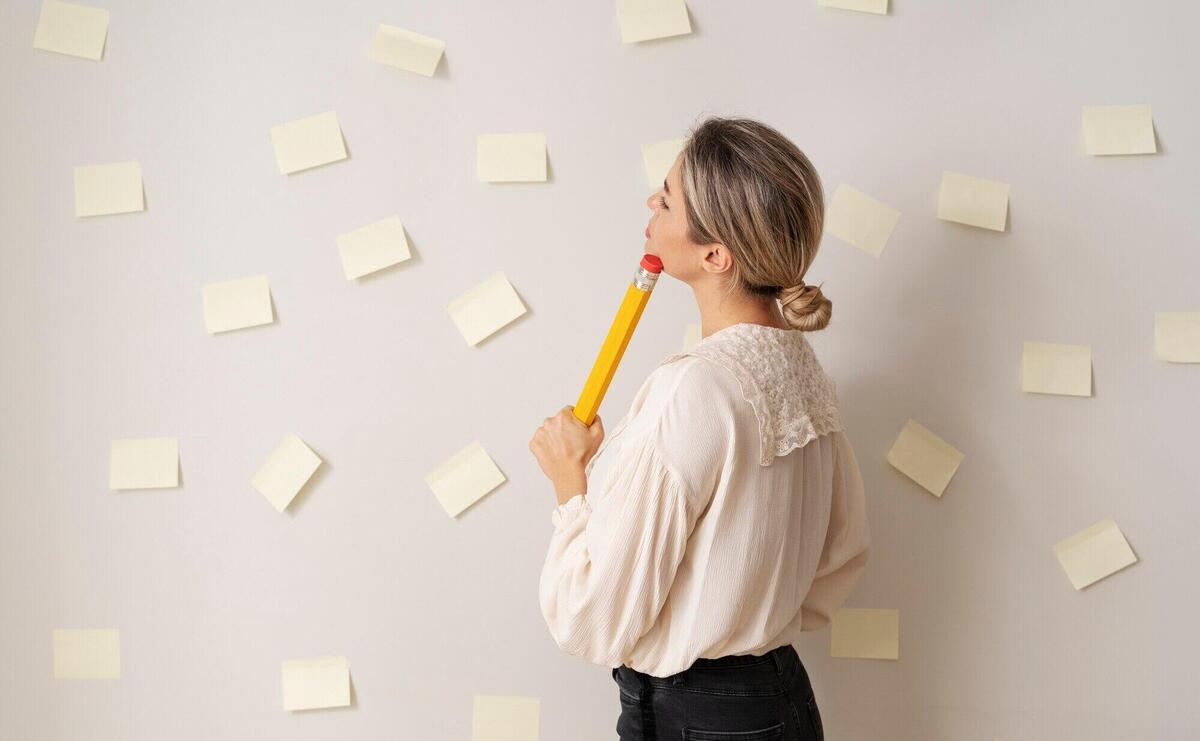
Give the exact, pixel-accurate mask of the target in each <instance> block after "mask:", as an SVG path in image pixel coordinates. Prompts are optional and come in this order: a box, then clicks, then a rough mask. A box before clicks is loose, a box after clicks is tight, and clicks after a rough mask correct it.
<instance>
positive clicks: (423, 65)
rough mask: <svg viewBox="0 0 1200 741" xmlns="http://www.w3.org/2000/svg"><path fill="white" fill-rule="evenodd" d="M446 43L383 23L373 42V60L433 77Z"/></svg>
mask: <svg viewBox="0 0 1200 741" xmlns="http://www.w3.org/2000/svg"><path fill="white" fill-rule="evenodd" d="M444 51H446V42H445V41H442V40H441V39H435V38H433V37H431V36H424V35H422V34H419V33H415V32H413V31H406V30H404V29H403V28H397V27H396V26H389V25H387V24H386V23H380V24H379V28H378V29H377V30H376V31H375V39H374V41H372V43H371V59H374V60H375V61H376V62H379V63H380V64H386V65H388V66H390V67H396V68H397V69H403V70H408V71H409V72H416V73H417V74H419V75H425V76H426V77H432V76H433V73H434V71H436V70H437V66H438V62H440V61H441V59H442V52H444Z"/></svg>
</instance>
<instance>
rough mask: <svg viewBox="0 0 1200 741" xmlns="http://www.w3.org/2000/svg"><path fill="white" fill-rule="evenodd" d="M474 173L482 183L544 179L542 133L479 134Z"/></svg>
mask: <svg viewBox="0 0 1200 741" xmlns="http://www.w3.org/2000/svg"><path fill="white" fill-rule="evenodd" d="M475 172H476V175H477V177H478V178H479V180H480V181H481V182H485V183H535V182H545V180H546V135H545V134H480V135H479V137H478V138H477V139H476V140H475Z"/></svg>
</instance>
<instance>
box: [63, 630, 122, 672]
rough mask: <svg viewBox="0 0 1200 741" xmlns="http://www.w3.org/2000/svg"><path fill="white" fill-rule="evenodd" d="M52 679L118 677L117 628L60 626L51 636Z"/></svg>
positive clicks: (119, 632)
mask: <svg viewBox="0 0 1200 741" xmlns="http://www.w3.org/2000/svg"><path fill="white" fill-rule="evenodd" d="M51 643H52V644H53V648H54V678H55V679H118V678H120V676H121V631H119V630H117V629H116V628H102V629H75V628H60V629H57V630H54V631H53V632H52V636H51Z"/></svg>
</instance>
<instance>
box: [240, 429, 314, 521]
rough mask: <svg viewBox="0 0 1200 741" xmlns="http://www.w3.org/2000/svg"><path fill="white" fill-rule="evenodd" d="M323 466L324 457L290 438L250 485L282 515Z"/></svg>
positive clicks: (278, 446)
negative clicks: (319, 467) (321, 457)
mask: <svg viewBox="0 0 1200 741" xmlns="http://www.w3.org/2000/svg"><path fill="white" fill-rule="evenodd" d="M320 465H321V459H320V457H318V456H317V454H316V453H314V452H313V451H312V449H311V448H309V447H308V446H307V445H305V444H304V441H303V440H301V439H300V438H299V437H297V436H296V435H293V434H289V435H288V436H287V437H285V438H283V442H281V443H279V445H277V446H276V447H275V450H274V451H273V452H272V453H271V457H270V458H268V459H267V462H266V463H264V464H263V467H262V468H260V469H258V472H257V473H255V474H254V477H253V478H252V479H250V485H251V486H253V487H254V488H255V489H257V490H258V493H259V494H262V495H263V496H264V497H266V498H267V501H268V502H270V503H271V506H272V507H274V508H275V509H276V510H277V511H279V512H282V511H283V510H285V509H287V506H288V505H289V504H291V503H292V500H293V499H295V498H296V494H298V493H299V492H300V489H302V488H303V487H304V485H305V484H306V483H308V480H309V479H310V478H312V475H313V474H314V473H315V472H316V470H317V467H318V466H320Z"/></svg>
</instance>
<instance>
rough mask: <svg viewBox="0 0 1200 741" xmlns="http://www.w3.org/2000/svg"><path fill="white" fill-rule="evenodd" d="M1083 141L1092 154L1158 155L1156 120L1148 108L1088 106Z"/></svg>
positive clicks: (1143, 106) (1085, 114)
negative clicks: (1156, 153) (1155, 131)
mask: <svg viewBox="0 0 1200 741" xmlns="http://www.w3.org/2000/svg"><path fill="white" fill-rule="evenodd" d="M1083 141H1084V146H1085V147H1086V148H1087V153H1088V154H1097V155H1104V154H1154V153H1155V152H1157V151H1158V142H1157V141H1155V139H1154V119H1153V118H1152V117H1151V115H1150V106H1148V105H1085V106H1084V107H1083Z"/></svg>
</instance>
